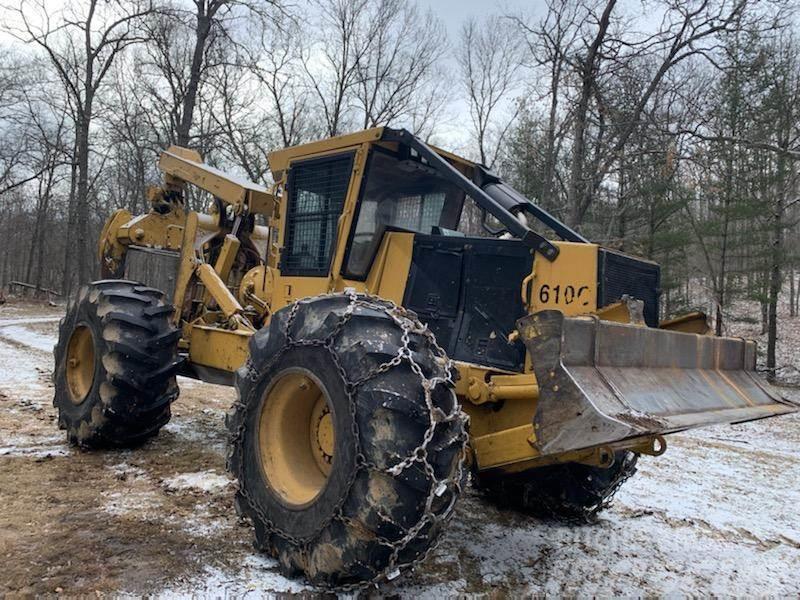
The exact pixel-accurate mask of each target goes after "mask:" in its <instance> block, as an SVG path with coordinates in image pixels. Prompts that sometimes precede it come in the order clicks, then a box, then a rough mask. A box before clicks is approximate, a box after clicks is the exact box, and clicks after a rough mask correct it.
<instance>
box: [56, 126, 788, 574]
mask: <svg viewBox="0 0 800 600" xmlns="http://www.w3.org/2000/svg"><path fill="white" fill-rule="evenodd" d="M269 164H270V167H271V169H272V174H273V176H274V180H275V182H276V183H275V185H274V186H273V187H272V188H271V189H267V188H264V187H262V186H259V185H256V184H254V183H251V182H248V181H241V180H239V179H237V178H235V177H232V176H230V175H228V174H225V173H223V172H220V171H218V170H216V169H214V168H212V167H209V166H207V165H205V164H203V162H202V159H201V157H200V156H199V155H198V154H197V153H196V152H194V151H191V150H187V149H184V148H178V147H171V148H169V149H168V150H167V151H165V152H164V153H163V154H162V155H161V158H160V161H159V166H160V168H161V170H162V171H163V173H164V176H165V181H164V184H163V185H162V186H160V187H157V188H153V189H151V190H150V192H149V197H150V201H151V206H152V207H151V210H150V211H149V212H148V213H147V214H144V215H140V216H133V215H131V214H130V213H128V212H127V211H125V210H119V211H117V212H116V213H115V214H114V215H113V216H112V217H111V218H110V219H109V220H108V221H107V223H106V226H105V228H104V230H103V232H102V235H101V237H100V241H99V254H100V262H101V269H102V273H103V276H104V277H105V278H104V279H103V280H101V281H97V282H94V283H92V284H90V285H88V286H86V287H84V288H83V289H81V290H80V292H79V294H78V295H77V297H76V298H75V299H74V301H73V302H71V303H70V305H69V307H68V309H67V314H66V316H65V318H64V319H63V320H62V322H61V326H60V337H59V342H58V345H57V347H56V351H55V360H56V366H55V399H54V404H55V406H56V408H57V409H58V413H59V425H60V427H62V428H63V429H66V431H67V435H68V437H69V440H70V441H71V442H73V443H75V444H78V445H80V446H83V447H104V446H132V445H136V444H138V443H141V442H142V441H144V440H146V439H147V438H149V437H150V436H153V435H155V434H156V433H157V432H158V430H159V428H160V427H161V426H163V425H164V424H165V423H166V422H167V421H168V420H169V418H170V404H171V403H172V402H173V401H174V400H176V399H177V397H178V385H177V383H176V375H178V374H182V375H185V376H189V377H194V378H197V379H201V380H204V381H209V382H214V383H222V384H227V385H233V386H235V387H236V390H237V393H238V399H237V401H236V403H235V405H234V407H233V408H232V410H231V412H230V413H229V415H228V418H227V426H228V428H229V430H230V445H229V456H228V468H229V469H230V470H231V472H232V474H233V476H234V477H235V478H236V479H237V482H238V489H237V492H236V498H235V507H236V509H237V511H238V512H239V513H240V514H242V515H244V516H246V517H247V518H249V519H250V521H251V522H252V524H253V527H254V529H255V537H256V544H257V546H258V547H259V548H261V549H263V550H265V551H267V552H270V553H271V554H273V555H274V556H276V557H277V558H278V560H279V561H280V564H281V565H282V567H283V569H284V570H285V571H287V572H288V573H296V574H299V573H303V574H305V576H306V577H307V578H308V579H309V580H310V581H311V582H313V583H315V584H319V585H323V586H328V587H337V588H347V587H359V586H363V585H367V584H369V583H373V582H376V583H377V582H380V581H382V580H384V579H387V578H393V577H395V576H396V575H397V574H399V573H400V572H403V571H406V570H408V569H409V568H410V567H412V566H413V565H414V564H415V563H417V562H418V561H420V560H421V559H422V558H423V557H424V556H425V554H426V553H427V551H428V550H429V549H430V548H431V547H432V546H433V545H434V544H435V542H436V540H437V538H438V536H439V535H440V534H441V532H442V529H443V527H444V524H445V523H446V521H447V519H448V518H449V517H450V516H451V515H452V512H453V507H454V505H455V502H456V500H457V499H458V497H459V494H460V493H461V492H462V490H463V487H464V485H465V484H466V482H467V475H468V473H470V472H471V474H472V479H473V483H474V484H476V485H477V486H479V487H480V488H482V489H483V490H484V491H485V493H486V495H487V496H488V497H489V498H493V499H495V500H496V501H498V502H501V503H504V504H506V505H511V506H513V507H515V508H517V509H521V510H525V511H528V512H530V513H534V514H551V515H552V514H555V515H559V516H564V517H568V518H576V519H591V518H592V517H593V516H594V515H595V514H596V513H597V511H598V510H600V509H601V508H603V507H604V506H605V505H606V504H607V503H608V500H609V499H610V496H611V495H612V494H613V493H614V491H615V490H616V489H617V488H618V487H619V486H620V485H621V484H622V483H623V482H624V481H625V479H627V478H628V477H629V476H630V475H632V474H633V472H634V470H635V464H636V460H637V458H638V456H639V455H641V454H649V455H658V454H660V453H662V452H664V450H665V449H666V444H665V440H664V437H663V436H664V435H665V434H668V433H672V432H675V431H681V430H685V429H687V428H690V427H696V426H701V425H707V424H713V423H726V422H741V421H748V420H753V419H760V418H763V417H768V416H772V415H778V414H782V413H787V412H791V411H794V410H796V409H797V407H796V406H794V405H793V404H791V403H790V402H788V401H787V400H785V399H783V398H782V397H781V396H780V394H779V393H778V392H777V391H776V390H775V389H774V388H772V387H770V386H768V385H767V384H766V383H764V382H763V381H761V380H760V379H759V378H758V377H757V376H756V374H755V359H756V348H755V343H754V342H750V341H745V340H741V339H733V338H723V337H715V336H713V335H711V334H710V332H709V331H708V327H707V325H706V321H705V317H704V316H703V315H702V314H690V315H686V316H684V317H681V318H679V319H674V320H672V321H668V322H659V320H658V319H659V305H658V302H659V278H660V271H659V267H658V265H656V264H654V263H652V262H649V261H645V260H640V259H637V258H635V257H632V256H628V255H625V254H621V253H619V252H615V251H612V250H609V249H606V248H601V247H599V246H597V245H595V244H592V243H590V242H589V241H588V240H586V239H585V238H583V237H582V236H581V235H579V234H578V233H576V232H575V231H573V230H571V229H570V228H568V227H566V226H565V225H564V224H562V223H560V222H559V221H558V220H557V219H555V218H553V217H552V216H551V215H549V214H548V213H546V212H545V211H544V210H542V209H541V208H540V207H538V206H536V205H535V204H534V203H532V202H531V201H529V200H528V199H526V198H524V197H523V196H521V195H520V194H519V193H518V192H516V191H515V190H514V189H512V188H511V187H510V186H508V185H507V184H506V183H504V182H503V181H502V180H500V179H499V178H498V177H497V176H495V175H494V174H492V173H491V172H490V171H488V170H487V169H486V168H484V167H483V166H481V165H479V164H475V163H473V162H470V161H468V160H465V159H463V158H460V157H458V156H455V155H453V154H450V153H448V152H445V151H442V150H440V149H436V148H432V147H430V146H428V145H427V144H425V143H424V142H422V141H421V140H419V139H417V138H416V137H414V136H413V135H411V134H410V133H408V132H407V131H404V130H393V129H389V128H376V129H369V130H366V131H362V132H359V133H354V134H351V135H344V136H340V137H336V138H332V139H328V140H324V141H319V142H315V143H310V144H304V145H301V146H297V147H294V148H289V149H285V150H279V151H276V152H273V153H271V154H270V156H269ZM188 184H191V185H194V186H197V187H198V188H200V189H202V190H205V191H206V192H208V193H210V194H211V196H213V201H212V203H211V206H210V208H209V210H208V211H207V213H205V214H200V213H198V212H194V211H189V210H187V207H186V200H185V193H186V190H185V188H186V186H187V185H188ZM468 203H472V204H474V205H477V207H478V208H479V209H480V210H481V211H483V214H484V215H485V219H484V228H485V230H486V235H484V236H481V237H475V236H467V235H465V234H464V233H463V232H462V231H460V230H459V224H460V223H461V222H462V214H463V212H464V208H465V206H466V205H467V204H468ZM534 222H538V223H539V224H540V225H543V226H544V227H546V228H548V229H549V230H551V231H552V232H553V233H554V234H555V236H556V237H558V238H560V241H553V242H551V241H548V240H547V239H545V238H544V237H542V236H541V235H539V234H538V233H536V231H535V230H534V229H533V228H532V227H531V224H532V223H534ZM538 229H541V227H538Z"/></svg>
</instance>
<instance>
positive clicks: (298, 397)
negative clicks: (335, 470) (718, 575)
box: [258, 368, 335, 508]
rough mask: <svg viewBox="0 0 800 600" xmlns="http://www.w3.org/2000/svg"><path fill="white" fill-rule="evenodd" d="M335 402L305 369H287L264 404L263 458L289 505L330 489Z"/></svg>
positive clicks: (268, 475) (270, 478)
mask: <svg viewBox="0 0 800 600" xmlns="http://www.w3.org/2000/svg"><path fill="white" fill-rule="evenodd" d="M330 406H331V405H330V400H329V397H328V394H327V392H326V390H325V387H324V386H323V384H322V382H321V381H320V380H319V379H318V378H317V377H316V376H315V375H313V374H312V373H311V372H310V371H308V370H306V369H300V368H295V369H287V370H286V371H285V372H284V373H281V374H279V375H278V377H277V378H276V380H275V381H274V382H273V383H272V384H271V385H270V387H269V389H268V390H267V392H266V394H265V395H264V399H263V401H262V403H261V414H260V417H259V425H258V443H259V453H258V456H259V460H260V463H261V471H262V473H263V475H264V478H265V480H266V482H267V484H268V485H269V486H270V487H271V488H272V489H273V490H274V491H275V492H276V493H277V495H278V496H279V497H280V499H281V500H282V501H283V503H284V504H286V505H288V506H290V507H293V508H294V507H296V508H301V507H303V506H306V505H308V504H309V503H311V502H312V501H313V500H314V499H315V498H316V497H317V496H319V495H320V494H321V493H322V491H323V490H324V489H325V486H326V484H327V481H328V475H329V474H330V472H331V466H332V463H333V454H334V451H333V449H334V442H335V435H334V427H333V419H332V415H331V408H330Z"/></svg>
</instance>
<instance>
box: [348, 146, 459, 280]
mask: <svg viewBox="0 0 800 600" xmlns="http://www.w3.org/2000/svg"><path fill="white" fill-rule="evenodd" d="M463 202H464V192H463V191H461V190H460V189H459V188H458V187H456V186H455V185H453V184H451V183H449V182H447V181H446V180H444V179H442V178H441V177H440V176H439V175H438V174H437V173H436V171H434V169H432V168H431V167H428V166H427V165H424V164H422V163H420V162H419V161H416V160H413V159H406V160H402V159H400V158H399V157H396V156H394V155H392V154H389V153H385V152H381V151H374V152H373V153H372V154H371V156H370V158H369V163H368V166H367V172H366V180H365V183H364V188H363V190H362V194H361V200H360V202H359V206H358V216H357V219H356V225H355V228H354V230H353V233H352V236H351V240H350V247H349V251H348V255H347V262H346V271H345V275H347V276H348V277H350V278H353V279H360V280H363V279H366V276H367V273H368V272H369V269H370V267H371V266H372V261H373V259H374V257H375V254H376V253H377V251H378V247H379V246H380V243H381V240H382V238H383V234H384V233H385V232H386V231H387V230H390V231H409V232H413V233H422V234H432V233H437V232H439V230H440V229H444V230H455V229H456V228H457V227H458V220H459V216H460V214H461V207H462V205H463Z"/></svg>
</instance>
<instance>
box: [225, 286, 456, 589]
mask: <svg viewBox="0 0 800 600" xmlns="http://www.w3.org/2000/svg"><path fill="white" fill-rule="evenodd" d="M344 295H345V296H346V297H348V298H349V304H348V306H347V308H346V309H345V311H344V313H343V314H342V316H341V318H340V319H339V322H338V323H337V324H336V326H335V327H334V329H333V331H332V332H331V333H330V335H328V336H327V337H326V338H324V339H319V340H296V339H294V338H293V337H292V333H291V330H292V325H293V324H294V320H295V318H296V316H297V312H298V310H299V308H300V306H301V305H303V304H307V303H310V302H313V301H315V300H318V299H323V298H330V297H332V295H331V294H322V295H318V296H310V297H307V298H303V299H300V300H297V301H296V302H295V303H294V304H293V305H292V307H291V308H290V312H289V317H288V319H287V322H286V331H285V333H286V338H287V343H286V344H284V346H283V347H282V348H281V350H280V351H279V352H277V353H276V354H275V355H274V356H273V357H271V359H270V360H269V361H268V362H267V363H266V364H264V365H255V364H253V363H252V361H251V359H250V358H249V357H248V359H247V361H246V362H245V365H244V366H243V367H242V368H240V369H239V373H238V375H239V376H244V375H246V376H248V377H250V379H251V381H253V382H256V381H258V380H259V379H260V378H261V376H262V375H263V374H264V373H265V372H266V371H268V370H269V369H271V368H272V366H273V365H274V364H275V363H276V362H277V361H278V360H279V359H280V358H281V357H282V356H283V354H285V353H286V352H287V351H289V350H290V349H292V348H298V347H323V348H325V349H326V350H327V351H328V353H329V354H330V357H331V359H332V360H333V363H334V365H335V366H336V368H337V370H338V372H339V376H340V377H341V379H342V381H343V382H344V383H345V393H346V395H347V398H348V400H349V406H350V416H351V422H352V432H353V437H354V439H355V441H356V442H355V444H356V447H355V448H354V450H355V454H356V468H355V469H353V472H352V474H351V476H350V479H349V480H348V482H347V486H346V489H347V490H350V489H352V486H353V484H354V483H355V480H356V477H357V476H358V474H359V472H360V471H361V470H362V469H371V470H374V471H378V472H383V473H386V474H388V475H390V476H392V477H396V476H397V475H399V474H400V473H402V472H403V471H404V470H405V469H407V468H409V467H411V466H412V465H414V464H417V463H419V464H420V465H421V466H422V468H423V469H424V471H425V473H426V475H427V476H428V477H429V478H430V481H431V486H430V490H429V492H428V496H427V498H426V500H425V511H424V514H423V516H422V518H421V519H420V520H419V521H418V522H417V524H416V525H414V526H413V527H411V528H410V529H408V530H406V529H405V528H403V527H402V526H401V525H399V524H397V523H394V522H393V521H390V520H389V518H388V517H386V516H384V519H386V520H387V521H388V522H391V523H392V524H393V525H395V527H397V528H398V529H399V530H400V531H404V532H405V535H403V537H402V538H401V539H399V540H397V541H394V542H392V541H390V540H388V539H386V538H383V537H377V538H376V541H377V542H378V543H379V544H381V545H384V546H387V547H389V548H391V550H392V552H391V555H390V558H389V563H388V566H387V567H385V568H384V569H383V570H382V571H381V572H380V573H378V574H377V575H376V576H375V577H373V578H372V579H369V580H364V581H360V582H356V583H350V584H345V585H338V586H337V585H325V584H323V585H319V584H317V585H316V587H318V588H323V589H328V590H331V591H337V592H357V591H359V590H363V589H365V588H368V587H371V586H377V584H379V583H381V582H382V581H383V580H384V579H385V580H387V581H389V580H392V579H394V578H395V577H397V576H398V575H399V574H400V572H401V571H405V570H411V569H413V568H414V566H416V565H417V564H419V563H421V562H423V561H424V560H425V559H426V558H427V556H428V555H429V554H430V553H431V552H432V551H433V550H434V549H435V548H436V547H437V546H438V543H439V540H440V539H441V538H439V539H437V540H436V541H435V542H434V543H433V544H431V545H430V546H429V547H428V548H427V549H426V551H425V552H423V553H422V555H421V556H419V557H417V558H416V559H415V560H412V561H409V562H406V563H399V561H398V559H399V554H400V552H401V551H402V550H403V549H404V548H405V547H406V546H407V545H408V544H409V543H410V542H411V541H413V540H414V539H415V538H416V536H417V535H418V534H419V532H420V531H421V530H422V529H423V528H424V527H426V526H427V525H430V526H431V528H433V527H434V526H435V525H437V524H439V525H444V524H445V523H446V522H447V521H449V519H450V518H451V517H452V515H453V509H454V507H455V503H456V500H457V499H458V497H459V495H460V494H461V491H462V487H463V485H464V484H465V483H466V481H467V475H468V472H467V470H466V469H465V465H464V458H465V457H466V454H467V444H468V436H467V435H466V428H467V425H468V422H469V417H468V416H467V415H466V413H464V412H463V411H462V410H461V406H460V404H459V402H458V401H457V399H455V398H453V407H452V409H451V410H450V412H445V411H443V410H442V409H441V408H440V407H438V406H435V405H434V403H433V398H432V391H433V390H434V388H435V387H436V386H437V385H446V386H448V387H450V388H452V387H453V386H454V385H455V382H454V380H453V373H454V372H455V367H454V365H453V362H452V361H451V360H450V359H449V358H448V357H447V355H446V354H445V352H444V350H443V349H442V348H441V347H440V346H439V345H438V343H437V342H436V338H435V336H434V334H433V333H432V332H431V331H430V330H429V329H428V326H427V325H425V324H422V323H421V322H420V321H419V319H418V318H417V316H416V314H415V313H413V312H411V311H408V310H407V309H405V308H404V307H401V306H398V305H397V304H395V303H394V302H392V301H389V300H386V299H383V298H379V297H377V296H372V295H368V294H363V293H357V292H356V291H355V290H352V289H346V290H345V291H344ZM356 307H363V308H367V309H371V310H379V311H382V312H384V313H385V314H387V315H388V316H389V317H390V318H391V319H392V321H393V322H394V323H395V324H396V325H398V326H399V327H400V328H401V330H402V332H403V333H402V336H401V341H402V346H401V347H400V350H399V351H398V353H397V354H396V355H395V356H394V357H392V358H391V359H390V360H388V361H386V362H383V363H381V364H380V365H379V366H378V367H377V368H376V369H375V370H374V371H372V372H371V373H369V374H367V375H366V376H364V377H362V378H360V379H358V380H356V381H349V379H348V377H347V372H346V370H345V368H344V366H343V365H342V364H341V362H340V361H339V358H338V356H337V354H336V351H335V349H334V343H335V342H336V340H337V338H338V336H339V334H340V333H341V331H342V330H343V329H344V327H345V325H346V324H347V322H348V321H349V320H350V318H351V317H352V315H353V312H354V311H355V309H356ZM412 333H413V334H417V335H422V336H423V337H424V338H425V339H426V340H427V341H428V344H429V348H430V349H431V351H432V353H433V355H434V360H435V362H437V363H439V364H440V373H439V374H435V375H433V376H432V377H426V376H425V374H424V372H423V370H422V367H421V366H420V365H419V364H418V363H417V362H416V361H415V360H414V357H413V352H412V350H411V347H410V343H411V334H412ZM404 361H405V362H407V363H408V364H409V366H410V368H411V370H412V372H413V373H414V374H416V375H417V376H418V377H419V378H420V383H421V385H422V388H423V390H424V393H425V403H426V405H427V408H428V413H429V419H430V421H429V425H428V427H427V429H426V431H425V435H424V437H423V441H422V443H421V444H420V445H419V446H418V447H417V448H415V449H414V451H413V452H411V453H410V454H409V455H408V456H406V457H405V458H403V459H402V460H400V461H399V462H398V463H397V464H395V465H393V466H392V467H389V468H383V467H379V466H378V465H375V464H371V463H369V462H368V461H367V459H366V457H365V456H364V454H363V453H362V451H361V445H360V438H359V431H358V423H357V420H356V403H355V393H356V391H357V389H358V388H359V387H360V386H361V385H363V384H364V383H366V382H367V381H369V380H371V379H373V378H375V377H377V376H379V375H381V374H382V373H385V372H387V371H389V370H390V369H392V368H394V367H396V366H399V365H401V364H402V363H403V362H404ZM237 393H238V387H237ZM249 410H253V407H252V406H250V407H248V406H247V404H246V403H245V402H244V401H243V399H242V398H241V397H238V396H237V399H236V402H235V403H234V405H233V408H232V410H231V412H230V413H229V414H228V418H227V419H226V420H227V423H228V427H229V429H231V431H230V436H229V442H228V457H227V467H228V470H229V471H230V472H232V473H233V474H234V475H235V476H236V478H237V487H238V491H239V493H240V494H241V495H242V496H243V497H244V499H245V500H246V502H247V504H248V505H249V506H250V509H251V510H252V511H253V512H255V513H256V514H257V515H258V518H259V519H260V521H261V523H262V524H263V525H264V526H265V527H266V528H267V530H268V531H269V532H270V533H273V534H277V535H279V536H280V537H282V538H283V539H284V540H286V541H288V542H289V543H290V544H292V545H293V546H295V547H297V548H301V549H302V552H304V553H305V552H307V551H308V549H309V548H310V547H311V545H312V544H313V543H314V542H315V540H316V539H317V538H318V537H319V536H320V535H321V534H322V532H323V531H324V530H325V529H327V527H328V526H329V525H330V523H331V522H332V521H333V520H336V519H338V520H339V521H340V522H342V523H343V524H344V525H348V524H350V523H352V519H349V518H348V517H346V516H345V515H344V514H343V506H344V503H345V501H346V500H347V499H348V497H349V494H348V493H345V494H343V495H342V498H341V499H340V500H339V502H338V503H337V505H336V507H335V509H334V511H333V513H332V515H331V517H330V518H329V519H327V520H326V521H325V522H323V523H322V524H321V525H320V527H319V528H317V530H316V531H314V532H313V533H312V534H310V535H309V536H308V537H306V538H304V539H302V540H301V539H298V538H296V537H294V536H292V535H290V534H288V533H286V532H285V531H282V530H281V528H280V527H279V526H278V525H277V524H276V523H275V522H274V521H272V520H270V519H269V518H268V517H267V516H266V514H264V512H263V511H262V510H261V509H260V508H259V506H258V504H257V502H255V500H254V499H253V498H252V497H251V496H250V494H249V493H248V492H247V490H246V489H245V488H244V487H243V486H242V485H241V484H240V483H239V482H241V481H242V477H243V476H244V460H243V456H242V455H241V448H242V447H243V444H242V443H238V442H240V440H242V439H243V438H244V435H245V425H246V423H247V418H246V416H245V415H246V413H247V412H248V411H249ZM240 411H242V412H241V414H242V416H241V421H240V422H239V425H238V427H237V428H236V429H233V428H232V425H233V423H234V422H235V421H236V418H235V415H236V414H237V413H239V412H240ZM446 422H460V424H461V427H460V428H458V429H459V430H460V433H459V435H458V438H456V439H453V440H451V442H457V441H460V442H461V450H460V451H461V459H460V460H459V462H458V469H457V472H456V473H455V474H454V475H452V476H450V477H447V478H445V479H437V478H436V474H435V471H434V469H433V466H432V465H431V464H430V463H429V462H428V460H427V459H428V455H427V452H428V444H429V443H430V442H431V440H432V439H433V436H434V432H435V427H436V425H438V424H439V423H446ZM459 438H460V439H459ZM234 449H238V453H239V455H238V457H239V461H238V464H239V469H238V472H234V468H233V461H232V458H233V455H234V451H235V450H234ZM451 485H452V490H453V491H452V492H451V497H450V502H449V504H448V505H447V507H446V508H445V509H444V510H440V511H438V512H439V514H436V512H434V510H433V508H432V505H433V503H434V502H435V501H436V499H437V498H438V497H440V496H442V495H443V494H444V493H445V492H446V491H447V490H448V488H450V486H451ZM237 511H239V512H241V510H240V509H239V507H237ZM260 550H266V548H263V547H262V548H260ZM365 566H368V565H365ZM368 567H369V568H372V567H370V566H368Z"/></svg>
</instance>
